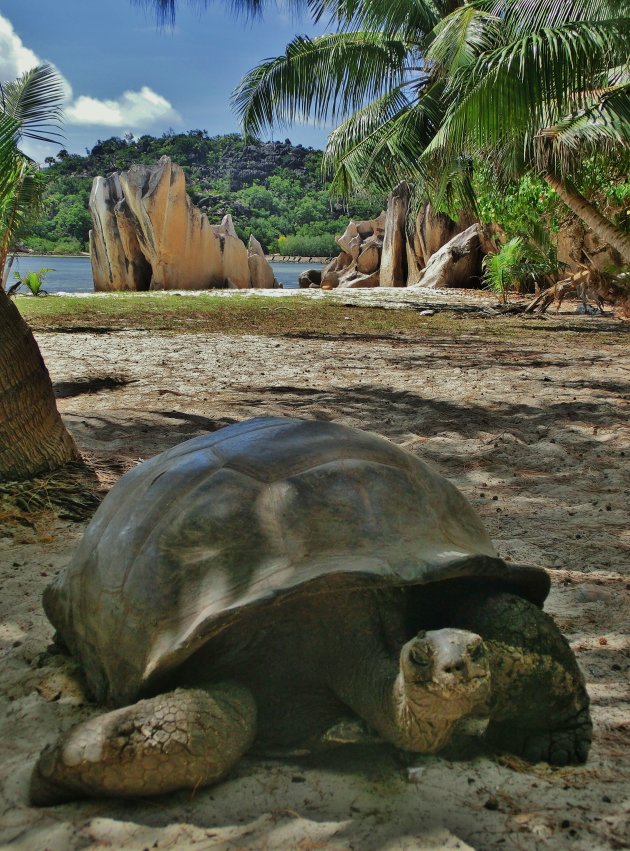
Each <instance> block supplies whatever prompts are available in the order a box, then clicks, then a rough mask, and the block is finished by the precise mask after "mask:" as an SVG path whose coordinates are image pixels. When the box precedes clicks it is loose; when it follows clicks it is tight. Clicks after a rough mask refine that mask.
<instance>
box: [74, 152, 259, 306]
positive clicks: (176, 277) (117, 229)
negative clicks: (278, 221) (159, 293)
mask: <svg viewBox="0 0 630 851" xmlns="http://www.w3.org/2000/svg"><path fill="white" fill-rule="evenodd" d="M90 212H91V214H92V219H93V222H94V228H93V230H92V231H91V233H90V254H91V258H92V273H93V278H94V287H95V289H97V290H147V289H153V290H164V289H187V290H193V289H208V288H211V287H226V286H228V287H236V288H237V289H244V288H246V287H250V286H251V282H252V276H251V272H250V262H249V257H248V251H247V248H246V247H245V245H244V243H243V242H242V241H241V240H240V239H239V238H238V236H237V234H236V231H235V230H234V225H233V223H232V219H231V217H230V216H226V217H225V218H224V219H223V221H222V222H221V224H220V225H216V226H213V225H211V224H210V222H209V221H208V218H207V216H206V215H205V214H204V213H202V212H201V210H200V209H199V208H198V207H195V205H194V204H193V203H192V202H191V200H190V198H189V197H188V195H187V194H186V186H185V176H184V172H183V171H182V169H181V168H180V167H179V166H178V165H176V164H175V163H172V162H171V161H170V159H169V158H168V157H162V159H161V160H160V161H159V163H158V164H157V165H155V166H146V165H135V166H132V167H131V168H130V169H129V171H127V172H122V173H121V174H112V175H110V176H109V177H107V178H103V177H97V178H95V180H94V183H93V187H92V194H91V196H90ZM258 247H259V248H260V246H258ZM254 253H255V255H256V257H257V258H258V257H260V260H259V259H256V260H254V261H253V263H252V265H253V266H254V267H255V269H256V281H257V283H256V286H263V285H264V286H273V285H274V283H273V281H274V278H273V272H271V269H270V268H268V264H267V262H266V260H265V258H264V255H263V253H262V249H260V255H259V254H258V252H257V251H256V252H254ZM270 273H271V274H270ZM263 281H264V282H269V283H261V282H263Z"/></svg>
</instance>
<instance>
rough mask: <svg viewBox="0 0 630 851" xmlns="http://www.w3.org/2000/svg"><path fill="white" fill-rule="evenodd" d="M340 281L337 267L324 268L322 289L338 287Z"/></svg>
mask: <svg viewBox="0 0 630 851" xmlns="http://www.w3.org/2000/svg"><path fill="white" fill-rule="evenodd" d="M339 282H340V278H339V272H337V271H335V269H328V268H326V269H324V271H323V272H322V279H321V288H322V289H327V290H328V289H331V290H333V289H336V288H337V287H338V286H339Z"/></svg>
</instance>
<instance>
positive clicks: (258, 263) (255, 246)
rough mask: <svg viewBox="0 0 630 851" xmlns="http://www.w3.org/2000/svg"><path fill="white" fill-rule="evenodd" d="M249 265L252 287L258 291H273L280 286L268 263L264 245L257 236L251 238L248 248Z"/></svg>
mask: <svg viewBox="0 0 630 851" xmlns="http://www.w3.org/2000/svg"><path fill="white" fill-rule="evenodd" d="M247 263H248V265H249V277H250V280H251V286H252V287H253V288H254V289H256V290H265V289H272V288H274V287H277V286H278V282H277V281H276V278H275V275H274V274H273V269H272V268H271V266H270V265H269V263H268V262H267V258H266V257H265V252H264V251H263V249H262V245H261V244H260V243H259V242H258V240H257V239H256V237H255V236H253V235H252V236H250V238H249V244H248V246H247Z"/></svg>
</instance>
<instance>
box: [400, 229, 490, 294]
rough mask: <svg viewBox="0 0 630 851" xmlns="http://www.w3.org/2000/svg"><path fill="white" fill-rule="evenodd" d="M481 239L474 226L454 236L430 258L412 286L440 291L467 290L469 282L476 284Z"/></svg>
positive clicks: (479, 232) (479, 264)
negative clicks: (449, 288)
mask: <svg viewBox="0 0 630 851" xmlns="http://www.w3.org/2000/svg"><path fill="white" fill-rule="evenodd" d="M481 240H482V233H481V228H480V226H479V224H477V223H475V224H474V225H471V226H470V227H469V228H467V229H466V230H465V231H462V232H461V233H458V234H456V235H455V236H454V237H453V238H452V239H450V240H449V241H448V242H447V243H446V244H445V245H443V246H442V247H441V248H440V249H439V250H438V251H436V252H435V254H433V255H432V256H431V257H430V258H429V262H428V263H427V265H426V266H425V268H424V270H423V271H422V272H421V273H420V278H419V280H418V281H417V282H416V284H415V286H419V287H428V288H430V289H441V288H442V287H470V286H471V281H474V282H475V283H477V282H478V278H479V275H480V273H481V257H482V250H481Z"/></svg>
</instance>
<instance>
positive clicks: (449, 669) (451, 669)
mask: <svg viewBox="0 0 630 851" xmlns="http://www.w3.org/2000/svg"><path fill="white" fill-rule="evenodd" d="M465 667H466V666H465V665H464V662H463V660H461V661H459V662H452V663H451V664H450V665H445V666H444V667H443V668H442V670H443V671H444V673H445V674H458V673H461V672H462V671H464V670H465Z"/></svg>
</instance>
